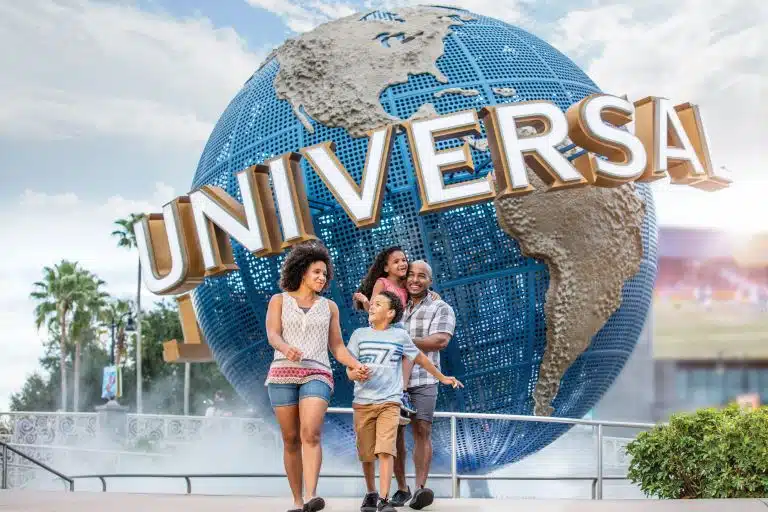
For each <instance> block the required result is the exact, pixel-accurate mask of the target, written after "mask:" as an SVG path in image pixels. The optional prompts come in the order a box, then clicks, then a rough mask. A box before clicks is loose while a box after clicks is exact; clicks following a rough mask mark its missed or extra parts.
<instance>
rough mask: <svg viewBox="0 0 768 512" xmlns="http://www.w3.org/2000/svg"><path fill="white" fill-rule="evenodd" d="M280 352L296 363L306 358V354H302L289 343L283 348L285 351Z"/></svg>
mask: <svg viewBox="0 0 768 512" xmlns="http://www.w3.org/2000/svg"><path fill="white" fill-rule="evenodd" d="M280 352H282V353H283V355H284V356H285V357H286V358H287V359H289V360H290V361H293V362H295V363H297V362H299V361H301V358H302V357H304V354H303V353H302V352H301V350H299V349H298V348H296V347H293V346H291V345H288V344H287V343H286V344H285V348H283V350H281V351H280Z"/></svg>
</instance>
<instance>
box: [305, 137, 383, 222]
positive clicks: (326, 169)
mask: <svg viewBox="0 0 768 512" xmlns="http://www.w3.org/2000/svg"><path fill="white" fill-rule="evenodd" d="M394 130H395V127H394V126H387V127H386V128H381V129H378V130H374V131H372V132H368V137H369V138H368V153H367V154H366V157H365V167H363V176H362V179H361V180H360V185H357V183H355V180H353V179H352V177H351V176H350V175H349V173H348V172H347V170H346V169H345V168H344V165H343V164H342V163H341V161H339V159H338V157H337V156H336V155H335V153H334V151H335V150H336V147H335V145H334V143H333V142H323V143H321V144H317V145H316V146H311V147H308V148H304V149H302V150H301V153H302V154H303V155H304V157H305V158H306V159H307V161H308V162H309V163H310V165H312V167H313V168H314V169H315V172H317V174H318V176H320V178H321V179H322V180H323V182H324V183H325V186H326V187H328V190H330V191H331V193H332V194H333V196H334V197H335V198H336V200H337V201H338V202H339V204H341V206H342V207H343V208H344V210H345V211H346V212H347V215H349V218H350V219H352V221H353V222H354V223H355V225H356V226H357V227H358V228H366V227H373V226H375V225H376V224H378V223H379V217H380V214H381V201H382V199H383V198H384V185H385V183H386V182H387V171H388V170H389V159H390V156H391V155H392V141H393V140H394V138H393V137H392V135H393V132H394Z"/></svg>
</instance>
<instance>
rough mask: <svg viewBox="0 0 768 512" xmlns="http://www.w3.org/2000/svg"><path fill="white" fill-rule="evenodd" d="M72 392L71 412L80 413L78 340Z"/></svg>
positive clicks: (78, 342)
mask: <svg viewBox="0 0 768 512" xmlns="http://www.w3.org/2000/svg"><path fill="white" fill-rule="evenodd" d="M74 374H75V375H74V383H73V386H72V388H73V392H72V410H73V411H75V412H80V340H77V341H76V342H75V370H74Z"/></svg>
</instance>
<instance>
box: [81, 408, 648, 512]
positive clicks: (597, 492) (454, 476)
mask: <svg viewBox="0 0 768 512" xmlns="http://www.w3.org/2000/svg"><path fill="white" fill-rule="evenodd" d="M352 412H353V411H352V409H351V408H338V407H331V408H329V409H328V413H330V414H352ZM435 417H436V418H448V419H449V420H450V422H451V464H450V467H451V472H450V473H443V474H430V475H429V478H431V479H442V480H448V479H450V480H451V496H452V497H453V498H459V497H460V496H461V482H462V481H469V480H507V481H584V482H591V485H592V499H593V500H602V499H603V483H604V482H605V481H610V480H627V478H626V477H625V476H606V475H604V474H603V440H604V438H605V436H604V434H603V431H604V428H605V427H620V428H632V429H650V428H653V427H655V426H656V425H655V424H653V423H634V422H619V421H602V420H588V419H577V418H558V417H549V416H525V415H517V414H483V413H462V412H435ZM459 419H472V420H478V419H480V420H501V421H523V422H533V423H559V424H566V425H583V426H591V427H594V428H595V429H596V435H597V442H596V448H595V459H596V468H597V471H596V475H594V476H565V477H555V476H552V477H518V476H495V475H468V474H460V473H459V472H458V420H459ZM320 476H321V477H322V478H362V475H361V474H359V473H321V475H320ZM284 477H285V474H283V473H189V474H183V473H173V474H168V473H166V474H163V473H113V474H109V473H104V474H89V475H74V476H71V477H70V478H71V479H73V480H74V479H88V478H98V479H99V480H100V481H101V485H102V491H104V492H106V490H107V483H106V479H107V478H170V479H176V478H178V479H184V480H185V482H186V490H187V493H188V494H191V492H192V479H193V478H202V479H208V478H284ZM408 477H409V478H413V475H408Z"/></svg>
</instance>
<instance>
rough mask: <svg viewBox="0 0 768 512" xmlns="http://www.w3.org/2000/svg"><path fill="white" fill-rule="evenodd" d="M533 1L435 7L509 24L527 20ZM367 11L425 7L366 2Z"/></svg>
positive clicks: (409, 0)
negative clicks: (464, 10) (527, 8)
mask: <svg viewBox="0 0 768 512" xmlns="http://www.w3.org/2000/svg"><path fill="white" fill-rule="evenodd" d="M529 3H531V0H443V1H441V2H435V3H434V5H441V6H445V7H458V8H460V9H466V10H467V11H470V12H473V13H475V14H481V15H483V16H490V17H492V18H496V19H499V20H502V21H506V22H507V23H517V22H519V21H522V20H524V19H525V16H524V14H523V8H524V7H525V4H529ZM364 5H365V7H366V9H396V8H398V7H416V6H419V5H425V2H423V1H421V0H366V1H365V4H364Z"/></svg>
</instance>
